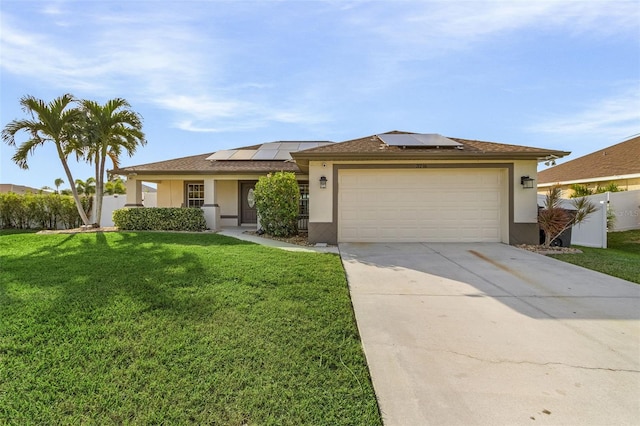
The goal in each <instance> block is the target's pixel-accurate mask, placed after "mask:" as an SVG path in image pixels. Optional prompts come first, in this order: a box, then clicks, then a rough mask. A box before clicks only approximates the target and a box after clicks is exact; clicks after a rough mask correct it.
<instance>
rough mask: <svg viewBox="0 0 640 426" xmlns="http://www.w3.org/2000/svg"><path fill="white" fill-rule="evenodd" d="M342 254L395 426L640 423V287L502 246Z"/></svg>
mask: <svg viewBox="0 0 640 426" xmlns="http://www.w3.org/2000/svg"><path fill="white" fill-rule="evenodd" d="M340 254H341V256H342V260H343V264H344V267H345V269H346V272H347V279H348V281H349V287H350V291H351V298H352V301H353V306H354V309H355V314H356V319H357V322H358V328H359V330H360V334H361V337H362V342H363V346H364V350H365V354H366V357H367V362H368V363H369V368H370V370H371V375H372V379H373V385H374V388H375V391H376V394H377V396H378V400H379V403H380V409H381V411H382V416H383V419H384V422H385V424H386V425H388V426H390V425H430V424H431V425H456V424H458V425H474V424H479V425H518V424H522V425H536V424H553V425H559V424H562V425H589V424H591V425H609V424H611V425H614V424H615V425H624V424H629V425H631V424H634V425H637V424H639V423H640V285H636V284H633V283H630V282H628V281H624V280H620V279H617V278H613V277H610V276H608V275H604V274H600V273H597V272H593V271H590V270H587V269H583V268H580V267H576V266H573V265H570V264H566V263H563V262H560V261H557V260H554V259H551V258H547V257H544V256H541V255H538V254H535V253H530V252H527V251H524V250H521V249H518V248H514V247H510V246H507V245H503V244H432V243H428V244H340ZM639 268H640V266H639ZM639 273H640V270H639Z"/></svg>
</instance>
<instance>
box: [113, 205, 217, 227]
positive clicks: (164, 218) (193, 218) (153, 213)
mask: <svg viewBox="0 0 640 426" xmlns="http://www.w3.org/2000/svg"><path fill="white" fill-rule="evenodd" d="M113 223H114V224H115V225H116V226H117V227H118V228H119V229H122V230H128V231H204V230H205V229H207V223H206V221H205V219H204V212H203V211H202V209H194V208H179V207H148V208H135V209H128V208H125V209H119V210H116V211H114V212H113Z"/></svg>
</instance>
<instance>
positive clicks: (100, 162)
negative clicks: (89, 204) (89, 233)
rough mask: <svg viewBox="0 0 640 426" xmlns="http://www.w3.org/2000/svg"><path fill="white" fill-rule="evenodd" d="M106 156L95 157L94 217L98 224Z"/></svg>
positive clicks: (100, 213)
mask: <svg viewBox="0 0 640 426" xmlns="http://www.w3.org/2000/svg"><path fill="white" fill-rule="evenodd" d="M105 161H106V158H105V156H104V155H102V156H101V158H100V159H98V158H96V172H97V173H96V206H95V209H96V210H95V212H96V214H95V218H96V224H97V225H98V226H100V221H101V220H102V199H103V197H104V163H105Z"/></svg>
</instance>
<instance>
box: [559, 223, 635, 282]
mask: <svg viewBox="0 0 640 426" xmlns="http://www.w3.org/2000/svg"><path fill="white" fill-rule="evenodd" d="M607 247H608V248H606V249H598V248H590V247H578V248H579V249H580V250H582V251H583V253H581V254H560V255H553V256H551V257H553V258H556V259H559V260H562V261H565V262H568V263H573V264H574V265H579V266H583V267H585V268H589V269H593V270H594V271H599V272H603V273H605V274H608V275H612V276H614V277H618V278H622V279H625V280H628V281H632V282H634V283H638V284H640V230H638V229H636V230H632V231H624V232H610V233H609V234H608V235H607Z"/></svg>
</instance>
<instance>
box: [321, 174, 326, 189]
mask: <svg viewBox="0 0 640 426" xmlns="http://www.w3.org/2000/svg"><path fill="white" fill-rule="evenodd" d="M326 187H327V177H326V176H320V188H322V189H325V188H326Z"/></svg>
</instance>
